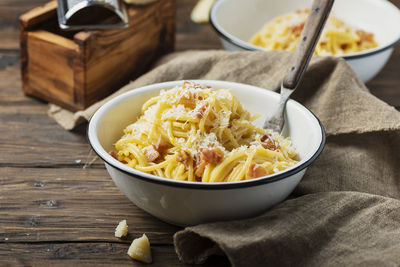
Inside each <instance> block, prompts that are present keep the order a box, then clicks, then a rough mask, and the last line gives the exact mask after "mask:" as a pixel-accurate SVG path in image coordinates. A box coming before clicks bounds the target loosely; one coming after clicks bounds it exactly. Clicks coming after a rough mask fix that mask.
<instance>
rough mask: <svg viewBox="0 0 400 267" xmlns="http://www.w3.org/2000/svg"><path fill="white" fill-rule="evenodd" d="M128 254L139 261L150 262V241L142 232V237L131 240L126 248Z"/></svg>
mask: <svg viewBox="0 0 400 267" xmlns="http://www.w3.org/2000/svg"><path fill="white" fill-rule="evenodd" d="M128 255H129V257H131V258H132V259H135V260H138V261H141V262H145V263H151V262H152V258H151V250H150V242H149V239H148V238H147V236H146V235H145V234H143V236H142V237H139V238H136V239H134V240H133V241H132V244H131V246H130V247H129V249H128Z"/></svg>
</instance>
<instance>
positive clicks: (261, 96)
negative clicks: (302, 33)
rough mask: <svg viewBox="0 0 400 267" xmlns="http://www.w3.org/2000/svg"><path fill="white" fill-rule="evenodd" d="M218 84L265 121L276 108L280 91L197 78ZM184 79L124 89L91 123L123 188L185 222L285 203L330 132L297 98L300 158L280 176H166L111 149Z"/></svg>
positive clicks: (294, 119) (145, 205) (291, 108)
mask: <svg viewBox="0 0 400 267" xmlns="http://www.w3.org/2000/svg"><path fill="white" fill-rule="evenodd" d="M196 82H198V83H200V84H204V85H210V86H212V87H213V88H228V89H230V90H231V92H232V93H233V94H234V95H235V96H236V97H237V98H238V100H239V101H240V102H241V103H242V104H243V106H244V107H245V108H246V109H247V110H249V111H250V112H251V113H252V114H257V113H260V114H263V116H261V118H259V119H258V120H257V121H256V124H258V125H262V122H263V120H264V119H265V117H266V116H264V114H269V113H271V112H272V111H273V110H274V109H275V108H276V107H277V103H278V100H279V95H278V94H277V93H274V92H272V91H269V90H265V89H261V88H258V87H254V86H250V85H245V84H239V83H232V82H224V81H206V80H202V81H196ZM181 84H182V81H174V82H166V83H159V84H153V85H150V86H146V87H142V88H139V89H135V90H132V91H130V92H127V93H124V94H122V95H120V96H118V97H116V98H114V99H112V100H110V101H109V102H107V103H106V104H104V105H103V106H102V107H101V108H100V109H98V110H97V112H96V113H95V114H94V115H93V117H92V119H91V120H90V123H89V127H88V138H89V142H90V144H91V146H92V148H93V149H94V151H95V152H96V153H97V154H98V155H99V156H100V157H101V158H102V159H103V160H104V162H105V165H106V168H107V170H108V172H109V174H110V176H111V178H112V179H113V180H114V182H115V184H116V185H117V186H118V187H119V189H120V190H121V191H122V192H123V193H124V194H125V195H126V196H127V197H128V198H129V199H130V200H131V201H132V202H133V203H134V204H136V206H138V207H139V208H141V209H143V210H144V211H147V212H148V213H150V214H152V215H153V216H155V217H157V218H159V219H161V220H163V221H165V222H168V223H171V224H175V225H180V226H186V225H195V224H199V223H204V222H212V221H221V220H231V219H239V218H246V217H250V216H254V215H257V214H260V213H262V212H263V211H265V210H267V209H268V208H270V207H271V206H273V205H275V204H277V203H279V202H281V201H283V200H284V199H285V198H286V197H287V196H288V195H289V194H290V193H291V192H292V191H293V189H294V188H295V187H296V185H297V184H298V183H299V182H300V180H301V178H302V177H303V175H304V173H305V171H306V168H307V166H309V165H310V164H311V163H312V162H313V161H314V160H315V159H316V158H317V157H318V155H319V154H320V153H321V151H322V149H323V147H324V144H325V133H324V130H323V127H322V126H321V124H320V122H319V121H318V119H317V118H316V117H315V116H314V115H313V114H312V113H311V112H310V111H309V110H308V109H307V108H305V107H304V106H302V105H301V104H299V103H298V102H296V101H294V100H289V102H288V105H287V127H286V128H285V130H284V135H286V136H290V138H291V140H292V143H293V145H294V147H295V149H296V150H297V152H298V154H299V156H300V158H301V161H300V162H299V163H298V164H297V165H295V166H293V167H291V168H289V169H287V170H285V171H283V172H280V173H278V174H274V175H271V176H267V177H260V178H256V179H252V180H246V181H242V182H230V183H200V182H185V181H176V180H172V179H166V178H161V177H157V176H154V175H149V174H145V173H142V172H140V171H137V170H134V169H132V168H130V167H128V166H126V165H124V164H122V163H121V162H119V161H117V160H116V159H114V158H113V157H111V156H110V155H109V154H108V153H107V151H110V150H112V149H113V144H114V143H115V142H116V141H117V140H118V139H119V138H120V137H121V136H122V133H123V132H122V130H123V129H124V128H125V127H126V126H127V125H128V124H130V123H132V122H134V121H135V120H136V119H137V118H138V116H139V115H140V110H141V107H142V105H143V103H144V102H145V101H146V100H148V99H149V98H150V97H153V96H155V95H157V94H158V93H159V91H160V90H161V89H169V88H172V87H174V86H177V85H181Z"/></svg>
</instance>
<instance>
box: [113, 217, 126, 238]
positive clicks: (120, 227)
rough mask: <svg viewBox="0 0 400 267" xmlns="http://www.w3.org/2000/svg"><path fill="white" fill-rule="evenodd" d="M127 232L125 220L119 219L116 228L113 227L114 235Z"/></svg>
mask: <svg viewBox="0 0 400 267" xmlns="http://www.w3.org/2000/svg"><path fill="white" fill-rule="evenodd" d="M127 234H128V225H127V224H126V220H123V221H120V222H119V224H118V226H117V228H115V237H119V238H121V237H123V236H126V235H127Z"/></svg>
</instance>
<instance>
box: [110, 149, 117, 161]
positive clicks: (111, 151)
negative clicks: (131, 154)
mask: <svg viewBox="0 0 400 267" xmlns="http://www.w3.org/2000/svg"><path fill="white" fill-rule="evenodd" d="M108 154H110V156H111V157H113V158H114V159H116V160H118V157H117V154H116V153H115V151H114V150H110V151H109V152H108Z"/></svg>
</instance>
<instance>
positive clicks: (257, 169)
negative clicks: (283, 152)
mask: <svg viewBox="0 0 400 267" xmlns="http://www.w3.org/2000/svg"><path fill="white" fill-rule="evenodd" d="M265 175H267V170H266V169H265V168H263V167H261V166H260V165H258V164H255V163H253V164H251V165H250V168H249V170H248V171H247V174H246V178H247V179H253V178H257V177H261V176H265Z"/></svg>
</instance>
